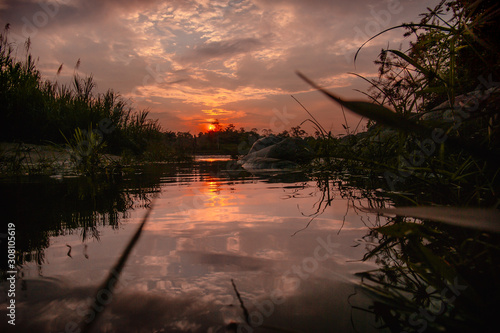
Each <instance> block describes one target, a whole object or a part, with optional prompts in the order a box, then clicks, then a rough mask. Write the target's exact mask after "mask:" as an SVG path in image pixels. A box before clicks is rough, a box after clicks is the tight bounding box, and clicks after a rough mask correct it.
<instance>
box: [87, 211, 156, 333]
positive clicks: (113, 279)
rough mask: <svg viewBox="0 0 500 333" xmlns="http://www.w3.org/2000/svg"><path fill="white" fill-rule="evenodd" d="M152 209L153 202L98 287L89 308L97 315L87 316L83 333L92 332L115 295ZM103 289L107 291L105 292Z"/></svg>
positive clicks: (90, 311)
mask: <svg viewBox="0 0 500 333" xmlns="http://www.w3.org/2000/svg"><path fill="white" fill-rule="evenodd" d="M152 210H153V203H151V205H150V206H149V208H148V210H147V211H146V214H145V215H144V217H143V218H142V222H141V224H140V225H139V227H138V228H137V231H136V232H135V234H134V236H133V237H132V238H131V239H130V241H129V243H128V245H127V247H126V248H125V250H124V251H123V253H122V255H121V257H120V259H119V260H118V262H117V263H116V264H115V266H114V267H113V268H112V269H111V271H110V272H109V275H108V277H107V278H106V280H105V281H104V283H103V284H102V285H101V287H100V288H98V289H97V293H96V296H95V297H94V300H93V302H92V305H91V306H90V308H89V313H95V317H94V318H92V319H91V320H88V319H87V318H86V319H87V320H86V319H84V320H83V322H82V325H81V327H82V330H81V332H83V333H88V332H92V328H93V327H94V325H95V323H96V322H97V320H98V319H99V316H100V315H102V313H103V312H104V308H105V306H106V305H108V304H109V303H110V302H111V298H112V297H113V291H114V289H115V286H116V284H117V283H118V279H119V277H120V274H121V272H122V270H123V267H124V266H125V263H126V262H127V259H128V256H129V255H130V252H132V249H133V248H134V246H135V245H136V243H137V241H138V240H139V237H140V236H141V233H142V230H143V229H144V225H145V224H146V222H147V220H148V218H149V215H150V214H151V211H152ZM103 291H107V292H106V293H104V292H103ZM104 295H107V296H106V298H107V297H110V299H106V300H104V302H103V298H104ZM108 295H109V296H108ZM103 303H104V304H103ZM94 309H102V310H101V311H94Z"/></svg>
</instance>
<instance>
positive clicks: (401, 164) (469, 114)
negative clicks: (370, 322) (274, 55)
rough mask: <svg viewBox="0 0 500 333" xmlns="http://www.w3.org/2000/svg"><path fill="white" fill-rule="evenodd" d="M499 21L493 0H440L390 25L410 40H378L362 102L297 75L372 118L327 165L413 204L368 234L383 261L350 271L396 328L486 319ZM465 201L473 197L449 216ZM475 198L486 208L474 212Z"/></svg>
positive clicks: (498, 134)
mask: <svg viewBox="0 0 500 333" xmlns="http://www.w3.org/2000/svg"><path fill="white" fill-rule="evenodd" d="M499 22H500V8H499V5H498V3H496V2H494V1H449V2H445V1H442V2H441V3H440V4H439V5H438V6H437V7H436V8H434V9H433V10H429V12H428V13H426V14H424V15H423V16H422V20H421V21H420V23H417V24H415V23H410V24H403V25H400V26H397V27H393V28H390V29H387V30H386V31H388V30H393V29H398V28H405V29H407V31H408V32H407V34H406V36H410V35H411V36H413V37H414V41H413V42H412V43H411V44H410V48H409V49H408V50H407V51H404V52H403V51H400V50H393V49H388V50H382V52H381V54H380V57H379V59H378V60H377V61H376V64H378V65H379V77H378V78H377V79H375V80H367V79H365V78H363V79H365V80H367V81H370V82H371V84H372V88H371V90H370V91H369V93H366V95H367V96H368V97H369V98H370V101H371V102H366V101H347V100H344V99H343V98H341V97H340V96H337V95H335V94H333V93H331V92H328V91H326V90H324V89H321V88H320V87H319V86H317V85H316V84H315V83H314V82H312V81H311V80H310V79H308V78H306V77H305V76H303V75H301V74H299V75H301V77H302V78H303V79H304V80H306V81H307V82H308V83H310V84H311V85H312V86H313V87H315V88H317V89H319V90H320V91H321V92H322V93H324V94H325V95H326V96H327V97H328V98H330V99H332V100H333V101H334V102H336V103H338V104H340V105H341V106H343V107H345V108H348V109H350V110H351V111H353V112H355V113H357V114H359V115H361V116H363V117H365V118H367V119H369V129H368V131H367V132H364V133H359V134H357V135H348V136H346V137H344V138H342V139H341V140H340V142H338V143H337V144H336V145H335V146H334V147H333V148H332V151H331V156H332V157H334V159H335V163H334V166H335V167H336V169H337V170H345V169H348V170H349V172H351V173H360V174H364V175H366V174H370V175H373V176H375V177H374V178H382V180H384V182H383V183H385V184H381V186H380V187H381V188H384V189H385V191H386V192H385V193H387V194H392V198H393V200H394V205H395V206H396V207H399V206H402V205H404V206H408V205H416V206H420V207H413V208H411V209H410V208H406V209H404V210H402V209H403V208H396V210H395V211H394V214H396V215H397V216H396V217H391V218H389V219H388V221H387V223H386V224H385V225H379V226H377V227H375V228H372V230H371V232H370V233H369V234H368V235H367V236H366V238H367V239H368V240H369V241H370V243H371V244H373V247H371V248H369V249H368V248H367V250H368V253H367V255H366V256H365V258H364V260H373V259H374V260H375V261H376V263H378V264H379V266H380V267H379V268H378V269H376V270H374V271H370V272H364V273H360V274H359V275H360V276H361V277H362V283H361V289H362V290H363V291H365V292H366V293H368V294H369V295H370V296H371V297H372V298H373V304H372V306H371V307H370V308H369V309H368V311H370V312H373V313H374V314H376V315H377V316H379V317H380V318H382V319H383V321H384V324H385V327H387V328H389V329H390V330H391V331H393V332H401V331H407V332H414V331H415V332H416V331H419V332H421V331H424V330H428V331H446V330H450V331H454V332H455V331H456V332H459V331H460V332H462V331H463V332H468V331H471V330H478V329H479V330H481V331H488V330H489V328H490V327H493V326H491V325H492V323H493V322H494V318H495V313H496V310H497V309H498V307H497V306H496V301H497V299H498V297H500V288H498V285H497V281H498V278H499V276H498V267H500V262H499V261H498V258H500V248H499V246H498V244H499V243H498V242H499V239H498V238H499V235H498V232H497V230H498V223H499V219H498V204H499V203H500V198H499V196H498V195H499V194H498V193H499V191H498V189H499V188H500V186H499V185H500V183H499V182H500V180H499V177H498V174H499V171H500V160H499V158H498V156H500V155H499V153H500V122H499V115H498V114H499V109H498V107H499V106H498V105H499V103H498V102H499V99H500V92H499V88H498V85H499V84H498V79H499V78H498V76H499V72H498V70H499V66H500V62H499V59H500V57H498V55H499V49H500V48H499V46H500V40H499V38H498V34H496V33H495V28H494V27H498V24H499ZM384 32H385V31H383V32H381V33H380V34H382V33H384ZM380 34H377V35H376V36H374V37H372V39H373V38H376V37H377V36H378V35H380ZM363 45H364V44H363ZM358 76H359V75H358ZM373 176H372V177H373ZM431 206H433V207H431ZM436 206H437V207H436ZM442 206H446V207H442ZM464 206H468V207H476V208H467V209H469V210H467V212H468V213H467V214H468V215H464V216H461V217H460V218H459V219H453V218H452V217H451V216H449V215H450V213H449V211H450V210H456V211H461V210H458V208H456V207H464ZM482 207H487V208H489V209H490V210H488V212H494V217H493V218H491V217H490V215H488V218H486V220H488V221H486V222H485V219H484V218H480V214H483V212H484V209H483V208H482ZM443 211H447V212H448V213H447V214H446V215H448V216H446V217H443ZM411 212H413V213H411ZM415 212H416V214H415ZM422 212H423V213H422ZM476 215H477V216H476ZM413 217H420V218H421V219H415V218H413ZM436 220H444V221H448V222H449V221H452V222H453V223H455V224H456V223H457V221H460V224H461V226H457V225H443V224H439V223H436ZM464 220H465V221H464ZM490 220H491V221H490ZM485 223H486V224H485ZM456 285H458V286H459V288H455V289H453V288H454V286H456ZM451 296H453V297H451ZM361 310H364V311H366V310H367V309H361Z"/></svg>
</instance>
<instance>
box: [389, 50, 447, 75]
mask: <svg viewBox="0 0 500 333" xmlns="http://www.w3.org/2000/svg"><path fill="white" fill-rule="evenodd" d="M387 51H388V52H391V53H394V54H395V55H397V56H398V57H400V58H402V59H403V60H405V61H406V62H407V63H409V64H411V65H412V66H413V67H415V68H416V69H418V70H419V71H420V72H421V73H422V74H424V75H425V76H426V77H427V78H428V79H429V80H431V79H434V78H436V77H437V78H438V79H440V80H442V79H441V78H440V77H439V76H437V75H436V73H434V72H433V71H431V70H428V69H427V68H425V67H424V66H422V65H420V64H419V63H418V62H416V61H415V60H414V59H412V58H410V57H409V56H408V55H406V54H404V53H403V52H401V51H398V50H387Z"/></svg>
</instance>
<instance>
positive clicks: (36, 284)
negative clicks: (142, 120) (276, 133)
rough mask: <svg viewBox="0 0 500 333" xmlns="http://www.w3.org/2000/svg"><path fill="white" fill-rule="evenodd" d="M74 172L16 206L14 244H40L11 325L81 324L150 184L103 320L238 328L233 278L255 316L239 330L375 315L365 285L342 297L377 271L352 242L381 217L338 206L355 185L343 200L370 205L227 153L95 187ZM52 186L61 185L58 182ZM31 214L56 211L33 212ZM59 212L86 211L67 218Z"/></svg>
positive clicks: (305, 328) (365, 324)
mask: <svg viewBox="0 0 500 333" xmlns="http://www.w3.org/2000/svg"><path fill="white" fill-rule="evenodd" d="M81 182H83V180H81V179H65V180H63V181H62V183H54V184H51V185H49V186H48V188H51V186H52V187H53V189H51V190H50V191H52V192H50V195H49V192H38V193H39V195H40V194H43V196H39V197H37V200H38V203H37V204H36V206H35V208H36V211H37V212H35V213H25V215H22V214H21V215H17V213H12V214H11V215H10V218H15V219H16V225H17V226H18V229H19V235H18V239H19V240H20V241H22V240H23V239H24V241H28V238H27V237H33V238H34V239H35V237H37V235H39V234H43V237H40V236H38V239H40V238H44V239H45V241H44V243H43V246H40V247H39V249H41V250H43V253H44V257H43V258H42V259H43V260H38V262H36V261H33V260H29V258H27V257H25V258H24V260H23V261H20V263H22V267H21V268H20V272H21V274H20V275H19V277H18V284H19V287H18V290H19V293H18V298H17V302H18V303H17V304H18V325H16V326H17V327H16V328H17V329H19V330H21V331H22V330H25V331H38V332H46V331H57V332H59V331H64V330H65V327H67V325H70V326H71V324H68V323H72V322H74V323H79V322H81V321H82V320H83V319H84V316H82V313H83V314H85V309H88V307H89V302H90V299H91V297H93V295H94V294H95V290H96V287H97V285H99V284H100V283H101V282H102V281H103V280H104V279H105V277H106V275H107V272H108V271H109V269H110V267H112V266H113V264H114V263H115V261H116V259H117V257H118V256H119V255H120V253H121V252H122V251H123V248H124V246H125V244H126V243H127V242H128V239H129V238H130V236H131V235H132V234H133V233H134V232H135V228H136V227H137V225H138V223H139V222H140V219H141V218H142V216H143V214H144V212H145V207H147V205H148V200H150V198H151V197H152V196H153V195H155V194H157V195H158V198H157V199H156V202H155V208H154V210H153V212H152V214H151V219H150V221H149V222H148V224H147V225H146V227H145V230H144V231H143V234H142V236H141V239H140V240H139V243H138V244H137V246H136V247H135V249H134V251H133V252H132V254H131V256H130V258H129V260H128V262H127V266H126V267H125V270H124V272H123V274H122V277H121V280H120V284H119V288H118V290H117V291H116V293H115V296H114V299H113V302H112V303H110V304H109V306H108V308H107V309H106V311H105V312H104V313H103V316H102V318H100V321H99V324H98V325H97V326H98V327H97V328H98V331H102V332H127V331H145V332H150V331H160V330H164V331H167V332H181V331H182V332H185V331H190V332H207V331H209V332H223V331H225V330H226V329H227V328H228V327H234V326H228V325H229V324H231V323H240V324H244V323H245V319H244V318H243V311H242V309H241V307H240V303H239V301H238V299H237V298H236V295H235V292H234V289H233V286H232V283H231V279H232V280H233V281H234V282H235V285H236V286H237V288H238V290H239V292H240V293H241V297H242V299H243V300H244V301H245V306H246V308H247V309H248V311H249V315H250V320H251V323H252V324H253V325H254V326H255V327H254V328H250V327H246V328H242V327H243V326H240V328H241V330H243V329H246V330H247V331H256V332H259V331H263V332H266V331H277V330H276V329H271V328H270V327H275V328H276V327H277V328H279V329H280V330H282V331H283V330H285V331H299V332H312V331H314V332H331V331H332V330H333V331H335V330H337V331H342V332H354V331H356V330H358V331H370V330H373V324H374V317H372V316H371V315H370V314H367V313H365V312H362V311H354V312H353V309H352V307H351V305H352V304H351V303H355V304H356V305H359V306H360V307H361V306H363V305H367V304H368V300H367V299H366V298H363V297H362V295H359V294H358V295H356V296H355V297H351V298H349V296H350V295H352V294H353V293H354V292H355V288H354V286H355V283H354V281H355V279H354V276H353V274H354V273H356V272H359V271H363V270H367V269H371V268H374V265H373V264H370V263H362V262H360V261H359V260H360V259H361V258H363V255H364V254H365V249H364V248H362V247H353V246H354V245H356V244H357V243H356V241H355V240H356V239H359V238H360V237H362V236H363V235H364V234H365V233H366V224H368V223H372V224H373V223H378V222H377V221H371V220H368V219H369V218H370V216H369V215H367V214H362V213H360V212H357V211H354V210H352V209H351V210H348V211H346V209H347V208H346V207H348V206H347V204H348V200H347V199H346V198H347V197H344V195H345V194H346V193H348V192H349V191H352V193H350V194H351V197H350V198H351V199H349V200H358V202H359V203H362V204H364V205H366V204H367V202H366V200H364V199H363V198H362V193H357V192H355V189H354V188H352V187H351V188H349V187H347V186H345V187H344V188H343V189H341V190H339V189H338V187H336V186H334V185H335V184H334V183H332V182H331V181H328V182H325V181H324V180H322V182H323V183H321V181H320V179H319V178H318V179H312V180H311V179H308V178H307V177H306V176H305V175H303V174H298V173H293V174H278V173H276V174H272V175H266V176H263V175H252V174H249V173H247V172H245V171H244V170H236V169H235V168H233V166H232V165H231V164H230V162H228V161H213V162H206V161H199V162H197V163H195V164H178V165H166V164H165V165H162V164H158V165H150V166H145V167H144V168H143V170H141V171H140V172H138V173H137V174H131V175H124V176H123V177H121V178H120V179H118V180H117V181H116V183H114V184H113V185H110V184H107V183H106V182H102V183H99V184H95V188H92V187H86V185H83V184H81ZM69 184H73V185H69ZM318 184H324V186H323V187H321V186H319V187H318V186H317V185H318ZM45 185H46V184H45V182H44V183H41V185H30V186H34V187H33V191H32V194H31V198H32V200H34V197H35V196H36V191H35V189H38V191H44V190H43V188H44V186H45ZM9 186H11V187H10V188H9V190H10V191H16V190H17V189H16V187H15V186H14V185H9ZM58 186H62V187H63V188H64V189H65V191H62V190H59V192H57V191H56V190H55V189H57V188H58ZM110 186H111V187H112V189H110V188H109V187H110ZM69 188H72V189H73V191H74V192H73V191H69V190H68V189H69ZM5 189H8V187H5ZM84 189H88V190H87V192H86V191H85V190H84ZM90 189H92V190H90ZM18 191H20V192H19V195H18V196H16V197H15V198H11V199H10V200H11V201H10V203H11V204H14V202H16V204H18V203H17V200H21V198H24V197H25V196H26V195H25V194H24V193H27V191H25V190H18ZM47 191H49V190H47ZM5 193H9V191H7V190H5ZM55 193H58V195H56V194H55ZM80 193H81V194H83V195H82V196H77V194H80ZM357 194H359V197H356V195H357ZM42 198H45V200H43V199H42ZM352 198H356V199H352ZM334 199H335V200H334ZM59 200H62V202H59ZM78 200H81V201H84V202H81V203H78ZM42 201H43V202H42ZM75 201H76V202H75ZM24 203H25V204H26V203H27V202H24ZM82 207H84V208H85V209H82ZM65 209H66V210H65ZM16 212H17V211H16ZM91 213H92V214H91ZM35 214H39V215H40V216H49V217H50V218H49V219H47V220H46V219H44V218H42V217H40V218H38V220H37V223H38V224H36V223H35V222H33V221H28V219H29V218H30V217H31V216H32V215H35ZM85 214H87V215H85ZM113 214H114V215H113ZM360 214H361V215H362V216H363V217H364V219H361V218H360ZM110 215H112V216H114V217H116V218H110V217H109V216H110ZM65 216H77V217H85V218H83V219H78V218H75V219H73V220H68V221H73V222H72V223H62V222H61V221H63V217H65ZM103 216H105V217H103ZM311 218H314V221H313V222H312V223H311ZM109 221H113V223H111V222H109ZM306 225H307V228H304V227H305V226H306ZM21 226H22V227H21ZM91 227H92V228H94V229H92V228H91ZM85 228H87V229H88V230H95V234H96V235H97V236H98V237H89V236H88V235H89V234H92V233H89V231H86V235H87V236H86V237H85V238H83V237H82V232H83V230H84V229H85ZM301 229H302V231H301V232H300V233H296V231H297V230H301ZM340 229H342V232H341V233H340V234H339V230H340ZM76 231H79V233H77V232H76ZM294 233H296V234H295V236H293V237H292V235H293V234H294ZM82 239H83V240H84V242H83V243H82ZM68 246H69V247H71V256H68ZM33 249H34V248H32V247H29V246H27V245H25V246H21V245H20V247H19V248H18V250H20V251H26V252H33ZM3 309H5V307H2V310H1V311H0V313H1V314H2V315H5V313H4V312H5V310H3ZM351 319H352V322H351ZM353 323H354V325H353ZM5 325H6V323H5V322H2V323H1V324H0V327H5ZM243 331H244V330H243Z"/></svg>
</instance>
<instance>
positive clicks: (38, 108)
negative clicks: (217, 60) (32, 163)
mask: <svg viewBox="0 0 500 333" xmlns="http://www.w3.org/2000/svg"><path fill="white" fill-rule="evenodd" d="M24 52H25V54H26V56H25V57H24V59H22V60H19V59H17V58H16V57H15V56H14V54H15V53H17V52H15V50H14V49H13V47H12V45H11V43H10V42H9V40H8V25H7V26H6V28H5V30H4V32H3V33H2V34H0V103H1V104H2V112H1V114H0V141H6V142H23V143H34V144H47V143H48V142H53V143H56V144H64V143H69V141H72V140H73V139H75V140H77V139H78V135H79V134H78V133H83V132H84V131H86V130H88V129H89V128H91V129H92V131H89V133H90V132H92V133H95V134H96V135H94V136H89V137H87V138H86V141H88V142H89V143H90V144H91V146H90V147H91V148H92V149H97V148H98V149H99V150H100V151H102V152H107V153H113V154H122V153H123V152H125V151H128V152H131V153H132V154H134V155H136V156H138V155H140V154H142V153H143V152H144V150H145V149H146V147H147V146H148V145H151V144H152V142H154V141H159V137H160V136H161V127H160V125H159V124H158V121H157V120H152V119H150V118H148V114H149V112H148V111H147V110H134V109H132V108H131V107H130V106H128V104H127V103H126V102H125V101H124V100H123V99H122V98H121V97H120V95H119V94H117V93H115V92H114V91H113V90H111V89H110V90H108V91H107V92H105V93H95V88H96V83H95V81H94V79H93V77H92V76H88V77H86V78H81V77H79V76H78V75H76V74H75V75H74V78H73V83H72V85H70V86H68V85H61V84H59V83H57V82H51V81H47V80H43V79H42V76H41V73H40V72H39V71H38V70H37V68H36V63H35V60H34V59H33V57H32V55H31V54H30V40H29V39H28V40H27V41H26V43H25V50H24ZM78 66H79V62H78V63H77V65H76V67H75V69H77V68H78ZM60 69H61V68H60ZM82 135H83V134H82ZM66 138H72V139H69V140H68V139H66ZM80 139H82V137H80ZM94 139H99V141H102V142H100V143H99V144H98V145H94V143H95V142H93V141H92V140H94ZM89 140H90V141H89ZM73 144H74V143H70V144H69V146H70V148H72V149H74V148H75V146H74V145H73ZM80 153H81V152H80ZM80 153H78V152H77V153H76V154H77V155H78V154H80ZM80 155H81V154H80ZM88 156H90V157H92V158H93V157H95V154H90V155H88ZM80 157H82V156H80Z"/></svg>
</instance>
